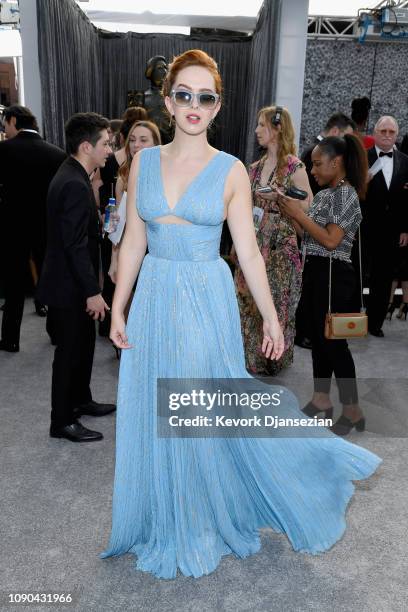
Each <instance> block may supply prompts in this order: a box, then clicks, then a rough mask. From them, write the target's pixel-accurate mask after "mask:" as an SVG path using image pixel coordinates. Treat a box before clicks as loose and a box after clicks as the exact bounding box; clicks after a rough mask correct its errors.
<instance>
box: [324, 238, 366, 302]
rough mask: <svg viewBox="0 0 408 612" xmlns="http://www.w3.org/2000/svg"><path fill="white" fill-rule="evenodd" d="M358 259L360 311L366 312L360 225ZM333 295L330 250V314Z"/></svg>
mask: <svg viewBox="0 0 408 612" xmlns="http://www.w3.org/2000/svg"><path fill="white" fill-rule="evenodd" d="M358 259H359V268H360V299H361V306H360V312H361V313H364V312H365V308H364V301H363V268H362V264H361V230H360V226H358ZM331 296H332V254H331V252H330V263H329V314H331Z"/></svg>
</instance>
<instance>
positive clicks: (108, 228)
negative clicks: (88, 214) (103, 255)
mask: <svg viewBox="0 0 408 612" xmlns="http://www.w3.org/2000/svg"><path fill="white" fill-rule="evenodd" d="M115 212H116V200H115V198H109V202H108V205H107V207H106V208H105V221H104V224H103V231H104V232H105V234H111V233H112V232H113V231H115V219H114V214H115Z"/></svg>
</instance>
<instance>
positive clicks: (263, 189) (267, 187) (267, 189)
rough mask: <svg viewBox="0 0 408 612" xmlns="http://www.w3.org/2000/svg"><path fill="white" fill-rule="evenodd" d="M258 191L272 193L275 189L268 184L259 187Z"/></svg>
mask: <svg viewBox="0 0 408 612" xmlns="http://www.w3.org/2000/svg"><path fill="white" fill-rule="evenodd" d="M256 191H257V193H271V192H272V191H273V189H272V187H269V185H267V186H266V187H259V189H257V190H256Z"/></svg>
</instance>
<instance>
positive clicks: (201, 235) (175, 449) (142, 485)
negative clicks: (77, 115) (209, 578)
mask: <svg viewBox="0 0 408 612" xmlns="http://www.w3.org/2000/svg"><path fill="white" fill-rule="evenodd" d="M235 162H236V158H234V157H232V156H231V155H228V154H226V153H223V152H218V153H217V154H216V156H215V157H214V158H212V159H211V161H210V162H209V163H208V165H207V166H206V167H205V168H204V169H203V170H202V171H201V172H200V174H199V175H198V176H197V177H196V178H195V179H194V180H193V181H192V182H191V183H190V185H189V187H188V188H187V189H186V191H185V192H184V194H183V195H182V197H181V198H180V199H179V201H178V202H177V204H176V206H175V208H174V209H170V208H169V206H168V204H167V202H166V198H165V195H164V189H163V184H162V180H161V167H160V148H159V147H154V148H151V149H145V150H143V151H142V153H141V158H140V170H139V179H138V186H137V209H138V213H139V215H140V217H141V218H142V219H144V221H145V222H146V231H147V239H148V247H149V253H148V255H146V256H145V258H144V261H143V265H142V267H141V271H140V275H139V280H138V285H137V289H136V293H135V296H134V299H133V302H132V306H131V309H130V313H129V318H128V322H127V334H128V338H129V343H130V344H131V345H132V346H133V348H131V349H128V350H124V351H122V358H121V363H120V375H119V387H118V404H117V430H116V468H115V480H114V493H113V518H112V531H111V537H110V542H109V545H108V547H107V549H106V550H105V551H104V552H103V553H101V555H100V556H101V557H102V558H106V557H109V556H114V555H122V554H124V553H134V554H135V555H136V556H137V563H136V567H137V568H138V569H140V570H144V571H148V572H151V573H152V574H154V575H155V576H157V577H160V578H174V577H175V576H176V574H177V570H180V571H181V572H182V573H183V574H184V575H186V576H194V577H199V576H202V575H203V574H209V573H210V572H212V571H213V570H215V568H216V567H217V565H218V564H219V562H220V559H221V557H222V555H226V554H231V553H233V554H234V555H235V556H236V557H246V556H248V555H250V554H252V553H256V552H257V551H258V550H259V548H260V537H259V529H260V528H262V527H271V528H272V529H274V530H276V531H277V532H284V533H286V535H287V537H288V538H289V540H290V542H291V544H292V546H293V548H294V549H295V550H297V551H302V552H309V553H312V554H314V553H318V552H320V551H324V550H326V549H328V548H330V547H331V546H332V545H333V544H334V543H335V542H336V541H337V540H338V539H339V538H340V537H341V535H342V534H343V531H344V529H345V518H344V515H345V510H346V506H347V503H348V501H349V499H350V497H351V496H352V494H353V491H354V485H353V484H352V482H351V481H352V480H359V479H363V478H366V477H368V476H370V475H371V474H372V473H373V472H374V471H375V469H376V468H377V466H378V464H379V463H380V462H381V460H380V459H379V458H378V457H377V456H376V455H374V454H373V453H371V452H370V451H367V450H365V449H364V448H360V447H358V446H356V445H353V444H350V443H348V442H347V441H345V440H343V439H341V438H337V437H336V436H334V434H332V433H331V432H329V431H327V435H325V437H323V438H322V437H313V431H312V429H313V428H310V427H308V428H307V429H308V430H309V431H308V432H307V436H306V437H296V438H294V437H292V438H290V437H286V438H284V437H278V436H276V437H272V438H270V437H269V438H248V437H241V438H159V437H158V436H157V411H156V398H157V378H160V377H161V378H166V377H168V378H194V379H200V378H214V377H216V378H247V379H250V380H253V379H252V378H251V377H250V376H249V374H248V372H247V370H246V368H245V359H244V350H243V345H242V339H241V328H240V319H239V311H238V306H237V301H236V297H235V290H234V283H233V279H232V275H231V272H230V270H229V268H228V266H227V264H226V263H225V262H224V260H223V259H222V258H221V257H220V255H219V244H220V238H221V231H222V226H223V209H224V204H223V193H224V185H225V180H226V176H227V174H228V172H229V171H230V169H231V167H232V165H233V164H234V163H235ZM169 214H172V215H175V216H176V217H180V218H182V219H185V220H187V221H189V222H190V223H191V224H190V225H187V224H174V223H173V224H166V223H160V222H157V221H156V219H157V218H158V217H161V216H164V215H169ZM262 384H264V383H262ZM264 386H265V387H267V389H268V391H269V392H272V391H271V390H273V389H274V387H273V386H269V385H265V384H264ZM280 411H281V413H282V414H284V415H285V416H287V417H304V415H303V413H300V412H299V408H298V405H297V400H296V398H295V396H294V395H293V394H292V393H291V392H290V391H289V390H284V393H283V396H282V402H281V406H280ZM314 429H321V428H317V427H315V428H314ZM274 431H277V430H274Z"/></svg>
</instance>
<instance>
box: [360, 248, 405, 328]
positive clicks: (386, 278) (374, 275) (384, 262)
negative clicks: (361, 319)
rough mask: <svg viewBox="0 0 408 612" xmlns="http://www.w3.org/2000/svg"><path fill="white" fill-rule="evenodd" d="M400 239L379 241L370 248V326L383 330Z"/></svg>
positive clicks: (368, 310)
mask: <svg viewBox="0 0 408 612" xmlns="http://www.w3.org/2000/svg"><path fill="white" fill-rule="evenodd" d="M397 241H398V238H397V237H396V236H395V237H394V239H391V238H389V239H388V240H385V241H384V240H383V241H382V242H381V241H380V240H379V241H378V242H377V243H376V244H373V245H372V246H371V248H370V268H369V269H370V277H369V287H370V296H369V299H368V308H367V315H368V326H369V328H370V329H373V330H376V329H381V327H382V324H383V323H384V319H385V315H386V314H387V307H388V303H389V301H390V293H391V285H392V281H393V279H394V271H395V264H396V260H397V253H398V248H399V247H398V246H397V245H398V242H397Z"/></svg>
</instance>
